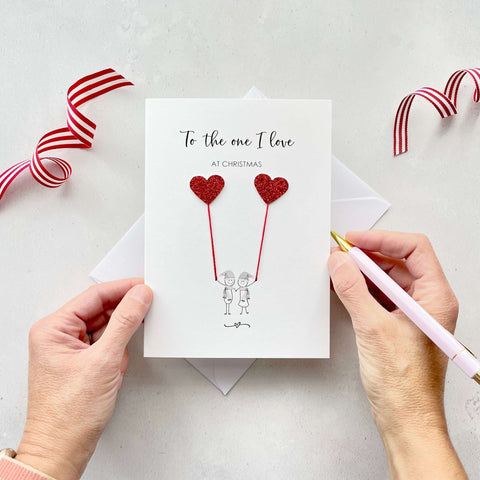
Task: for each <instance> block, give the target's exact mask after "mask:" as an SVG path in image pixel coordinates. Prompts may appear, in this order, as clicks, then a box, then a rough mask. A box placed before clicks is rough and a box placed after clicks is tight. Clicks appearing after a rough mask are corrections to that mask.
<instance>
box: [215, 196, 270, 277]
mask: <svg viewBox="0 0 480 480" xmlns="http://www.w3.org/2000/svg"><path fill="white" fill-rule="evenodd" d="M267 208H268V205H267ZM207 211H208V225H209V226H210V240H211V242H212V258H213V273H214V275H215V281H217V262H216V261H215V247H214V245H213V231H212V217H211V216H210V204H209V203H207ZM262 241H263V239H262Z"/></svg>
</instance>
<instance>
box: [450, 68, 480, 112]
mask: <svg viewBox="0 0 480 480" xmlns="http://www.w3.org/2000/svg"><path fill="white" fill-rule="evenodd" d="M467 73H468V74H469V75H470V76H471V77H472V78H473V81H474V83H475V92H474V93H473V101H474V102H478V101H479V100H480V68H470V69H468V70H457V71H456V72H455V73H454V74H453V75H452V76H451V77H450V78H449V79H448V82H447V85H446V87H445V92H444V93H445V95H447V96H448V97H449V98H451V100H452V101H453V103H454V105H455V106H457V94H458V88H459V87H460V83H462V80H463V77H465V75H466V74H467Z"/></svg>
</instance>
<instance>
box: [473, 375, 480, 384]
mask: <svg viewBox="0 0 480 480" xmlns="http://www.w3.org/2000/svg"><path fill="white" fill-rule="evenodd" d="M473 379H474V380H475V381H476V382H477V383H478V384H479V385H480V372H477V373H476V375H474V377H473Z"/></svg>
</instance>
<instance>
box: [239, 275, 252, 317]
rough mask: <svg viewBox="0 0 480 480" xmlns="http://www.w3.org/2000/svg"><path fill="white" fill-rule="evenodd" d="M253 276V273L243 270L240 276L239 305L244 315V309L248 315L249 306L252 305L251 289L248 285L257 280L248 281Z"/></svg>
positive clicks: (241, 313)
mask: <svg viewBox="0 0 480 480" xmlns="http://www.w3.org/2000/svg"><path fill="white" fill-rule="evenodd" d="M252 278H253V275H251V274H250V273H247V272H242V273H241V274H240V276H239V277H238V280H237V282H238V288H237V290H238V306H239V307H240V315H243V311H244V310H245V313H246V314H247V315H248V310H247V307H248V306H249V305H250V303H249V300H250V291H249V290H248V287H249V286H250V285H253V284H254V283H255V280H254V281H253V282H251V283H248V281H249V280H250V279H252Z"/></svg>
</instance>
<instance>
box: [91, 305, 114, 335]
mask: <svg viewBox="0 0 480 480" xmlns="http://www.w3.org/2000/svg"><path fill="white" fill-rule="evenodd" d="M114 310H115V309H114V308H109V309H107V310H105V311H104V312H102V313H101V314H100V315H98V316H96V317H95V318H93V319H91V320H88V322H87V331H88V332H94V331H95V330H98V329H99V328H101V327H102V326H104V325H106V324H107V323H108V321H109V320H110V317H111V316H112V313H113V311H114Z"/></svg>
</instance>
